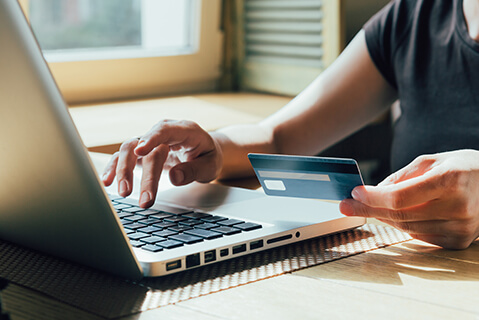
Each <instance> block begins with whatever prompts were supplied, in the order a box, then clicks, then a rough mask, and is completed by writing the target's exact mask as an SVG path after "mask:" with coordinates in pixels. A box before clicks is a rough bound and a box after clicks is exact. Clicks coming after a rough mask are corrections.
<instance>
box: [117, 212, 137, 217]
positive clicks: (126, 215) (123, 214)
mask: <svg viewBox="0 0 479 320" xmlns="http://www.w3.org/2000/svg"><path fill="white" fill-rule="evenodd" d="M116 215H117V216H118V217H119V218H120V219H123V218H126V217H130V216H132V215H133V213H129V212H117V213H116Z"/></svg>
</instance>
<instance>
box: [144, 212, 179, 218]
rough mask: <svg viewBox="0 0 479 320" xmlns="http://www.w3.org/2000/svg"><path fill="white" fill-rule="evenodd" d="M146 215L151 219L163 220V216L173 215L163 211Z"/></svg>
mask: <svg viewBox="0 0 479 320" xmlns="http://www.w3.org/2000/svg"><path fill="white" fill-rule="evenodd" d="M148 217H149V218H151V219H156V220H163V219H165V218H170V217H173V215H171V214H169V213H165V212H159V213H156V214H152V215H149V216H148Z"/></svg>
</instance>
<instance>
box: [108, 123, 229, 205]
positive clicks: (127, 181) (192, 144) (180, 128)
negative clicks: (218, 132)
mask: <svg viewBox="0 0 479 320" xmlns="http://www.w3.org/2000/svg"><path fill="white" fill-rule="evenodd" d="M138 161H141V164H142V166H143V176H142V178H141V186H140V206H142V207H144V208H146V207H150V206H151V205H153V203H154V202H155V198H156V193H157V191H158V182H159V180H160V176H161V172H162V171H163V170H170V172H169V176H170V180H171V182H172V183H173V184H174V185H177V186H180V185H185V184H188V183H190V182H193V181H199V182H209V181H211V180H213V179H215V178H216V177H217V176H218V174H219V172H220V170H221V167H222V153H221V148H220V147H219V145H218V143H217V142H216V141H215V140H214V139H213V138H212V137H211V136H210V135H209V134H208V133H207V132H206V131H204V130H203V129H202V128H201V127H200V126H199V125H197V124H196V123H194V122H190V121H173V120H164V121H161V122H160V123H158V124H157V125H155V126H154V127H153V128H152V129H151V130H150V131H149V132H148V133H147V134H145V135H144V136H143V137H141V138H140V139H131V140H128V141H126V142H125V143H123V144H122V145H121V147H120V151H119V152H117V153H115V154H114V155H113V157H112V158H111V160H110V162H109V164H108V165H107V167H106V169H105V172H104V174H103V178H102V180H103V183H104V184H105V185H106V186H109V185H111V184H112V183H113V181H114V179H115V176H116V177H117V180H118V193H119V195H120V196H122V197H127V196H129V195H130V194H131V192H132V190H133V169H134V168H135V166H136V164H137V162H138Z"/></svg>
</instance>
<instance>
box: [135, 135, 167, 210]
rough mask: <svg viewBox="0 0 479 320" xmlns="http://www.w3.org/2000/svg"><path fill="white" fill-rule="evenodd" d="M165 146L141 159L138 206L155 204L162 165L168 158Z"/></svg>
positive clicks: (143, 206) (145, 206)
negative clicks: (141, 169)
mask: <svg viewBox="0 0 479 320" xmlns="http://www.w3.org/2000/svg"><path fill="white" fill-rule="evenodd" d="M168 151H169V148H168V146H167V145H164V144H163V145H160V146H158V147H157V148H155V149H153V151H152V152H150V154H148V156H146V157H144V158H143V175H142V177H141V187H140V206H141V207H142V208H148V207H151V206H152V205H153V204H154V203H155V198H156V193H157V191H158V183H159V181H160V177H161V172H162V170H163V164H164V163H165V161H166V158H167V157H168Z"/></svg>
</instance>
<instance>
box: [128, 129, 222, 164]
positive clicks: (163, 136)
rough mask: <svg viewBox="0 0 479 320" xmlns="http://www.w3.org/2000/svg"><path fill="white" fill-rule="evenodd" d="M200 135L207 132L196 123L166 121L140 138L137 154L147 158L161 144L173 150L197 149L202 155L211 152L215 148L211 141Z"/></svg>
mask: <svg viewBox="0 0 479 320" xmlns="http://www.w3.org/2000/svg"><path fill="white" fill-rule="evenodd" d="M198 133H205V132H204V131H203V129H201V127H200V126H199V125H197V124H196V123H194V122H191V121H174V120H164V121H161V122H160V123H158V124H157V125H155V126H154V127H153V128H152V129H151V130H150V131H149V132H148V133H147V134H145V135H144V136H143V137H141V138H140V141H139V143H138V146H137V148H136V149H135V153H136V154H137V155H139V156H145V155H147V154H148V153H149V152H151V150H153V149H154V148H156V147H157V146H159V145H160V144H166V145H169V146H170V147H172V148H173V149H175V148H176V149H178V148H180V147H184V148H187V149H191V150H194V149H197V150H198V152H200V153H202V152H207V151H209V150H211V149H212V148H213V145H212V143H211V141H210V140H211V139H205V138H204V137H205V136H204V135H201V134H198ZM205 134H206V133H205ZM192 157H195V155H193V156H192Z"/></svg>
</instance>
